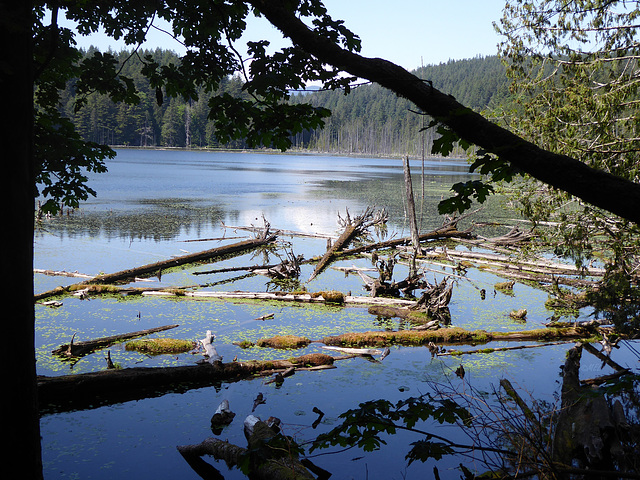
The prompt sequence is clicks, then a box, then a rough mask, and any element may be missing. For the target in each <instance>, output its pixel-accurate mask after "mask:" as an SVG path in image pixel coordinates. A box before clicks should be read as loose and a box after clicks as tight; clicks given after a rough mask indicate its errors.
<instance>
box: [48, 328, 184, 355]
mask: <svg viewBox="0 0 640 480" xmlns="http://www.w3.org/2000/svg"><path fill="white" fill-rule="evenodd" d="M176 327H178V325H166V326H163V327H155V328H149V329H147V330H138V331H137V332H130V333H122V334H119V335H112V336H109V337H102V338H96V339H94V340H86V341H83V342H75V343H74V341H73V339H74V337H75V333H74V336H73V337H72V338H71V341H70V342H69V343H68V344H64V345H61V346H60V347H58V348H56V349H55V350H52V351H51V353H53V354H54V355H61V356H65V357H81V356H83V355H87V354H89V353H91V352H94V351H95V350H99V349H101V348H105V347H109V346H111V345H113V344H114V343H118V342H122V341H123V340H129V339H131V338H137V337H142V336H145V335H150V334H152V333H157V332H163V331H165V330H171V329H172V328H176Z"/></svg>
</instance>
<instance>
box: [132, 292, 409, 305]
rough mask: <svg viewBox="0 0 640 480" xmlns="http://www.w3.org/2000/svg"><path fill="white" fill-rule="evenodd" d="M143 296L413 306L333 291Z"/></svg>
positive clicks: (171, 293)
mask: <svg viewBox="0 0 640 480" xmlns="http://www.w3.org/2000/svg"><path fill="white" fill-rule="evenodd" d="M142 294H143V295H156V296H175V295H176V294H179V295H180V296H183V297H193V298H218V299H234V300H235V299H246V300H278V301H283V302H295V303H332V304H336V305H340V304H344V305H402V306H410V305H415V304H416V302H415V301H413V300H406V299H402V298H380V297H377V298H373V297H359V296H352V295H344V294H343V293H341V292H335V291H320V292H314V293H308V292H239V291H236V292H214V291H194V292H190V291H186V290H182V291H180V292H179V293H176V292H175V291H171V290H149V291H145V292H143V293H142Z"/></svg>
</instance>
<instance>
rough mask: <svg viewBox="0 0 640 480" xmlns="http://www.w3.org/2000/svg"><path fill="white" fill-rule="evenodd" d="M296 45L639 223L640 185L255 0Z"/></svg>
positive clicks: (273, 2)
mask: <svg viewBox="0 0 640 480" xmlns="http://www.w3.org/2000/svg"><path fill="white" fill-rule="evenodd" d="M249 3H250V4H251V5H253V6H254V7H255V8H256V9H258V10H259V11H260V13H262V14H263V15H264V16H265V17H266V18H267V20H269V22H271V24H273V25H274V26H275V27H276V28H278V29H279V30H280V31H281V32H282V33H283V34H284V35H285V36H286V37H288V38H290V39H291V40H292V41H293V43H294V44H296V45H298V46H300V47H301V48H302V49H303V50H305V51H306V52H308V53H310V54H312V55H314V56H315V57H317V58H318V59H320V60H322V61H323V62H326V63H327V64H330V65H333V66H335V67H337V68H339V69H341V70H343V71H345V72H348V73H350V74H351V75H353V76H355V77H359V78H363V79H367V80H370V81H372V82H375V83H377V84H379V85H381V86H383V87H385V88H388V89H389V90H391V91H393V92H394V93H396V94H397V95H398V96H400V97H403V98H406V99H407V100H409V101H411V102H413V103H414V104H415V105H416V106H417V107H418V108H420V110H422V112H424V113H425V114H427V115H429V116H431V117H432V118H434V119H435V120H437V121H438V122H440V123H442V124H444V125H446V126H447V127H448V128H450V129H451V130H453V131H454V132H455V133H456V134H457V135H458V136H459V137H460V138H462V139H463V140H466V141H468V142H470V143H472V144H474V145H477V146H479V147H481V148H483V149H485V150H486V151H487V152H490V153H493V154H495V155H496V156H498V157H499V158H500V159H502V160H505V161H508V162H509V163H510V164H511V165H512V166H513V167H516V168H517V169H519V170H521V171H523V172H525V173H527V174H529V175H531V176H532V177H534V178H536V179H538V180H540V181H542V182H544V183H546V184H548V185H551V186H553V187H556V188H559V189H561V190H564V191H565V192H567V193H570V194H571V195H574V196H576V197H579V198H581V199H582V200H584V201H585V202H587V203H590V204H592V205H595V206H597V207H599V208H602V209H604V210H608V211H609V212H611V213H614V214H616V215H619V216H620V217H622V218H625V219H627V220H630V221H632V222H635V223H638V224H640V185H638V184H636V183H633V182H631V181H629V180H626V179H623V178H621V177H617V176H614V175H611V174H609V173H607V172H605V171H602V170H597V169H594V168H592V167H589V166H588V165H586V164H584V163H582V162H580V161H578V160H576V159H574V158H571V157H568V156H566V155H560V154H557V153H553V152H549V151H546V150H544V149H542V148H540V147H538V146H536V145H534V144H533V143H531V142H529V141H527V140H525V139H524V138H521V137H519V136H518V135H516V134H514V133H513V132H510V131H509V130H507V129H505V128H503V127H500V126H499V125H496V124H494V123H492V122H490V121H489V120H487V119H486V118H484V117H483V116H482V115H480V114H478V113H476V112H474V111H473V110H471V109H470V108H468V107H465V106H464V105H462V104H461V103H459V102H458V101H456V99H455V98H454V97H453V96H451V95H447V94H445V93H443V92H440V91H439V90H437V89H435V88H433V86H432V85H431V84H430V83H429V82H426V81H424V80H422V79H420V78H418V77H417V76H416V75H414V74H412V73H410V72H408V71H407V70H405V69H404V68H402V67H400V66H398V65H395V64H394V63H391V62H389V61H387V60H384V59H381V58H367V57H363V56H361V55H359V54H356V53H353V52H350V51H348V50H345V49H343V48H342V47H340V46H339V45H337V44H335V43H334V42H332V41H331V40H329V39H327V38H324V37H322V36H320V35H317V34H316V33H314V32H313V31H312V30H311V29H309V27H307V25H305V24H304V23H303V22H302V21H301V20H300V19H298V18H297V17H296V16H295V15H293V14H292V13H291V11H290V9H289V8H287V6H286V2H285V1H284V0H250V1H249Z"/></svg>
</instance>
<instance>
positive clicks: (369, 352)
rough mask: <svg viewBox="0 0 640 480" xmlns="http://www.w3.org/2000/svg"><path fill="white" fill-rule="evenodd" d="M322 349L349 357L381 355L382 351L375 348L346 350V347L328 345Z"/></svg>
mask: <svg viewBox="0 0 640 480" xmlns="http://www.w3.org/2000/svg"><path fill="white" fill-rule="evenodd" d="M322 348H324V349H326V350H335V351H337V352H342V353H348V354H350V355H382V350H378V349H377V348H348V347H334V346H330V345H323V346H322Z"/></svg>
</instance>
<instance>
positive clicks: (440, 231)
mask: <svg viewBox="0 0 640 480" xmlns="http://www.w3.org/2000/svg"><path fill="white" fill-rule="evenodd" d="M472 236H473V234H472V233H471V231H469V230H465V231H460V230H458V229H457V228H456V227H455V225H451V224H450V225H447V226H444V227H441V228H437V229H435V230H432V231H431V232H428V233H423V234H421V235H419V237H418V238H419V239H420V241H421V242H422V241H425V240H440V239H446V238H470V237H472ZM410 244H411V237H403V238H395V239H393V240H385V241H382V242H376V243H370V244H368V245H361V246H359V247H354V248H349V249H347V250H342V251H340V252H336V253H335V256H336V257H343V256H349V255H357V254H360V253H365V252H370V251H372V250H385V249H389V248H395V247H399V246H401V245H410Z"/></svg>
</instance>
